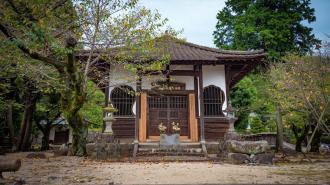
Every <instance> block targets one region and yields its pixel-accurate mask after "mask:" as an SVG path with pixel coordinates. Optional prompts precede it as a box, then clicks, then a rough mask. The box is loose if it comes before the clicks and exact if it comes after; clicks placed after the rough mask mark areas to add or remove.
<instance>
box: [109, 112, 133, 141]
mask: <svg viewBox="0 0 330 185" xmlns="http://www.w3.org/2000/svg"><path fill="white" fill-rule="evenodd" d="M115 119H116V120H115V121H114V123H113V125H112V129H113V133H114V135H115V137H117V138H134V131H135V128H134V127H135V124H134V123H135V117H129V118H115Z"/></svg>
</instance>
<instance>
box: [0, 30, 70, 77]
mask: <svg viewBox="0 0 330 185" xmlns="http://www.w3.org/2000/svg"><path fill="white" fill-rule="evenodd" d="M0 30H1V32H2V33H3V34H4V35H5V36H6V37H7V38H8V39H9V40H10V41H12V42H14V41H16V40H17V38H16V37H15V36H14V35H12V34H11V33H10V31H9V30H8V28H7V27H6V26H5V25H3V24H2V23H0ZM17 47H18V48H19V49H20V50H21V51H22V52H23V53H25V54H27V55H29V56H30V57H31V58H32V59H35V60H39V61H42V62H44V63H45V64H49V65H52V66H54V67H55V68H56V69H57V70H58V71H59V72H63V70H64V66H63V65H62V64H61V63H60V62H58V61H56V60H54V59H53V58H50V57H46V56H43V55H41V54H40V53H37V52H32V51H31V50H30V49H29V48H27V47H26V46H25V45H24V44H22V43H19V44H17Z"/></svg>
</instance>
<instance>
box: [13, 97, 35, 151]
mask: <svg viewBox="0 0 330 185" xmlns="http://www.w3.org/2000/svg"><path fill="white" fill-rule="evenodd" d="M35 106H36V101H35V98H34V97H32V94H31V93H29V95H28V96H26V102H25V107H24V113H23V119H22V122H21V128H20V135H19V140H18V143H17V150H19V151H26V150H28V149H29V144H30V137H31V127H32V120H33V114H34V111H35Z"/></svg>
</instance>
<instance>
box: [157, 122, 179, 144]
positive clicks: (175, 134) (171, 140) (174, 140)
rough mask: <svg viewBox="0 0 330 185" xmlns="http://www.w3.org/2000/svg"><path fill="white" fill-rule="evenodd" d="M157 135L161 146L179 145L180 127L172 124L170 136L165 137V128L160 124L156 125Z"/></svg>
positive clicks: (177, 124)
mask: <svg viewBox="0 0 330 185" xmlns="http://www.w3.org/2000/svg"><path fill="white" fill-rule="evenodd" d="M158 129H159V133H160V140H159V143H160V145H161V146H173V145H177V144H179V141H180V126H179V123H175V122H173V123H172V134H171V135H167V134H166V129H167V127H166V126H165V125H164V124H163V123H160V124H159V125H158Z"/></svg>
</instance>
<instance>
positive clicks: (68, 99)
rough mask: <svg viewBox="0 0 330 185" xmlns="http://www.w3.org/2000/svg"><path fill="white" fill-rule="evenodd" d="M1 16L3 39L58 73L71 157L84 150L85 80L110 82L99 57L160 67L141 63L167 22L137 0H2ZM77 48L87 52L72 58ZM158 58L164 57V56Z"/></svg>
mask: <svg viewBox="0 0 330 185" xmlns="http://www.w3.org/2000/svg"><path fill="white" fill-rule="evenodd" d="M0 17H1V18H0V30H1V32H2V34H3V36H4V37H6V38H7V39H8V40H7V41H9V42H10V43H11V44H13V45H15V46H16V47H17V48H18V49H19V50H20V52H22V53H24V54H25V55H26V56H29V57H30V58H32V59H34V60H37V61H39V62H42V63H43V64H45V65H50V66H52V67H53V68H55V69H56V70H57V72H58V74H60V75H59V77H60V80H61V82H62V84H63V88H62V89H61V105H62V106H61V109H62V112H63V115H64V117H65V119H66V120H67V121H68V123H69V125H70V127H71V128H72V130H73V143H72V150H73V154H74V155H79V156H81V155H85V154H86V142H87V128H88V125H87V123H86V122H84V119H83V116H82V115H81V112H80V110H81V108H82V107H83V106H84V104H85V102H86V99H87V94H88V86H87V82H88V80H89V79H90V78H92V79H94V80H95V79H97V81H98V82H99V83H98V85H100V86H103V87H104V86H105V85H108V82H109V81H108V80H109V79H108V78H107V76H108V71H107V69H108V68H103V69H105V70H98V69H99V67H100V65H104V64H100V61H103V62H106V63H108V64H109V63H113V62H114V61H118V62H124V64H127V66H128V67H127V68H129V69H132V71H137V69H139V70H140V69H145V70H148V69H158V68H160V66H162V62H158V63H157V62H155V63H145V62H143V61H150V58H153V59H155V55H157V56H159V53H158V52H152V50H154V48H156V47H154V45H155V44H154V43H155V42H154V40H155V39H154V38H155V36H159V33H160V32H161V31H162V30H161V27H162V26H163V25H164V24H165V23H166V21H165V20H162V19H161V17H160V15H159V14H158V13H153V12H151V11H150V10H147V9H146V8H143V7H142V8H141V7H138V6H137V1H136V0H119V1H106V0H87V1H75V2H74V3H73V2H71V1H66V0H64V1H63V0H58V1H48V0H46V1H29V0H23V1H15V0H6V1H5V2H4V3H2V4H1V5H0ZM78 41H79V43H78ZM78 48H79V49H80V50H81V49H83V48H85V49H87V52H86V53H87V54H86V55H84V57H80V58H76V52H77V49H78ZM110 50H111V51H110ZM100 51H101V52H100ZM107 51H108V52H107ZM136 56H140V57H139V58H137V57H136ZM78 59H79V60H78ZM133 59H134V62H133V63H127V61H130V62H132V60H133ZM157 59H159V61H162V57H160V58H159V57H158V58H157ZM148 66H149V67H148ZM104 74H106V75H104ZM102 77H103V78H102Z"/></svg>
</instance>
